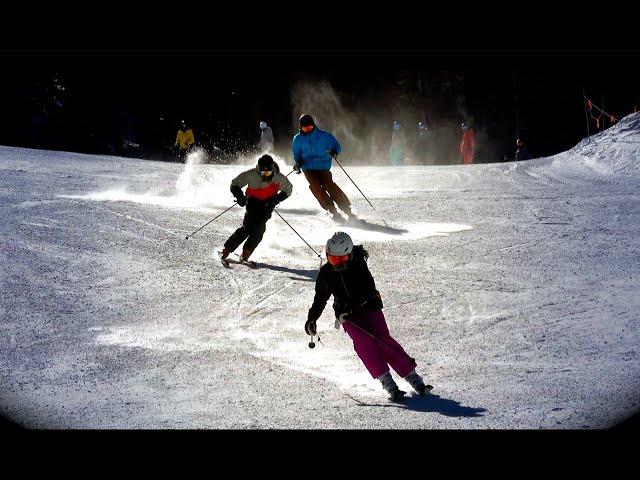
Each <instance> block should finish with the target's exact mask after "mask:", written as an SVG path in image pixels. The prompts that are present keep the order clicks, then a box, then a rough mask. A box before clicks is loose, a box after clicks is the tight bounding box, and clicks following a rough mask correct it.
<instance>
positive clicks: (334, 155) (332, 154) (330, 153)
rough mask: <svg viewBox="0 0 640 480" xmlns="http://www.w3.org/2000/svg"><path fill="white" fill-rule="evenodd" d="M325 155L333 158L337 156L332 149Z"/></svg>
mask: <svg viewBox="0 0 640 480" xmlns="http://www.w3.org/2000/svg"><path fill="white" fill-rule="evenodd" d="M327 153H329V155H330V156H331V157H334V158H335V157H337V156H338V152H336V151H335V150H334V149H333V148H331V149H329V151H328V152H327Z"/></svg>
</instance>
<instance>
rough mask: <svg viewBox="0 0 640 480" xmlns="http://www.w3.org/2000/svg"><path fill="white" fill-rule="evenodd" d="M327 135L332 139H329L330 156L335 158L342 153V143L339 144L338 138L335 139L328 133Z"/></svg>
mask: <svg viewBox="0 0 640 480" xmlns="http://www.w3.org/2000/svg"><path fill="white" fill-rule="evenodd" d="M327 135H329V137H330V138H329V155H331V156H332V157H335V156H337V155H338V154H339V153H340V152H341V151H342V147H340V143H339V142H338V140H336V137H334V136H333V135H331V134H330V133H327Z"/></svg>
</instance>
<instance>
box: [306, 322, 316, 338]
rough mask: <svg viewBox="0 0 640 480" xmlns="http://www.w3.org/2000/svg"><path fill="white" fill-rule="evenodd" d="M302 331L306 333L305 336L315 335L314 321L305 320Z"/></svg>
mask: <svg viewBox="0 0 640 480" xmlns="http://www.w3.org/2000/svg"><path fill="white" fill-rule="evenodd" d="M304 331H305V332H307V335H315V334H316V331H317V330H316V321H315V320H307V322H306V323H305V324H304Z"/></svg>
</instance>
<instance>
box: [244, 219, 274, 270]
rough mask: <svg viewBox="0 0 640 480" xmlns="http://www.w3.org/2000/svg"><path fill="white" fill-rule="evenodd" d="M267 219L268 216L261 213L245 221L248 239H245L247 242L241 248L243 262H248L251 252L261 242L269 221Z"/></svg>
mask: <svg viewBox="0 0 640 480" xmlns="http://www.w3.org/2000/svg"><path fill="white" fill-rule="evenodd" d="M269 218H271V215H270V214H267V213H266V212H262V213H255V214H252V215H250V218H249V219H248V220H247V224H246V228H247V232H248V233H249V235H248V237H249V238H247V241H246V242H244V245H243V247H242V258H244V259H245V260H249V257H250V256H251V254H252V253H253V251H254V250H255V249H256V247H257V246H258V244H259V243H260V242H261V241H262V237H263V236H264V232H265V231H266V229H267V220H269Z"/></svg>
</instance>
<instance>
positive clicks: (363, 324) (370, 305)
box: [304, 232, 433, 401]
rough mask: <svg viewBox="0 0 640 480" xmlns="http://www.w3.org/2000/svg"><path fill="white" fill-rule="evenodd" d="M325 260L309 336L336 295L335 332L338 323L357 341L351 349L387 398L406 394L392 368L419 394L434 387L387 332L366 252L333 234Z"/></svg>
mask: <svg viewBox="0 0 640 480" xmlns="http://www.w3.org/2000/svg"><path fill="white" fill-rule="evenodd" d="M326 255H327V262H328V263H326V264H325V265H323V266H322V268H321V269H320V272H319V273H318V277H317V278H316V287H315V288H316V293H315V298H314V300H313V305H311V308H310V309H309V314H308V317H307V321H306V323H305V325H304V329H305V332H306V333H307V334H308V335H315V334H316V321H317V320H318V318H320V316H321V315H322V311H323V310H324V307H325V306H326V304H327V301H328V300H329V298H330V297H331V295H333V310H334V312H335V316H336V328H340V324H342V327H343V328H344V330H345V332H347V334H348V335H349V337H351V339H352V340H353V347H354V349H355V351H356V353H357V354H358V357H360V360H362V363H363V364H364V366H365V367H366V368H367V370H368V371H369V373H370V374H371V376H372V377H373V378H375V379H377V380H380V382H381V383H382V387H383V388H384V389H385V390H386V391H387V393H388V394H389V399H390V400H392V401H396V400H399V399H401V398H402V397H403V396H404V395H405V392H403V391H402V390H400V389H399V388H398V385H397V384H396V382H395V381H394V379H393V377H392V376H391V373H390V372H389V366H391V368H393V369H394V370H395V371H396V373H397V374H398V375H400V376H401V377H403V378H404V379H405V380H406V381H407V382H408V383H409V384H410V385H411V387H412V388H413V389H414V390H415V391H416V392H417V393H418V394H419V395H421V396H422V395H426V394H428V393H429V391H430V390H431V389H432V388H433V387H431V385H425V383H424V381H423V380H422V378H421V377H420V375H418V374H417V373H416V371H415V369H416V361H415V360H414V359H413V358H411V357H410V356H409V355H408V354H407V353H406V352H405V351H404V349H403V348H402V347H401V346H400V344H399V343H398V342H397V341H396V340H394V339H393V338H392V337H391V335H390V334H389V329H388V327H387V323H386V321H385V318H384V314H383V313H382V308H383V305H382V298H381V297H380V293H379V292H378V290H376V285H375V281H374V279H373V276H372V275H371V272H370V271H369V268H368V267H367V259H368V258H369V254H368V252H367V251H366V250H365V249H364V247H363V246H362V245H357V246H354V245H353V242H352V240H351V237H349V235H347V234H346V233H344V232H337V233H335V234H334V235H333V236H332V237H331V238H330V239H329V240H328V241H327V245H326Z"/></svg>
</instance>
